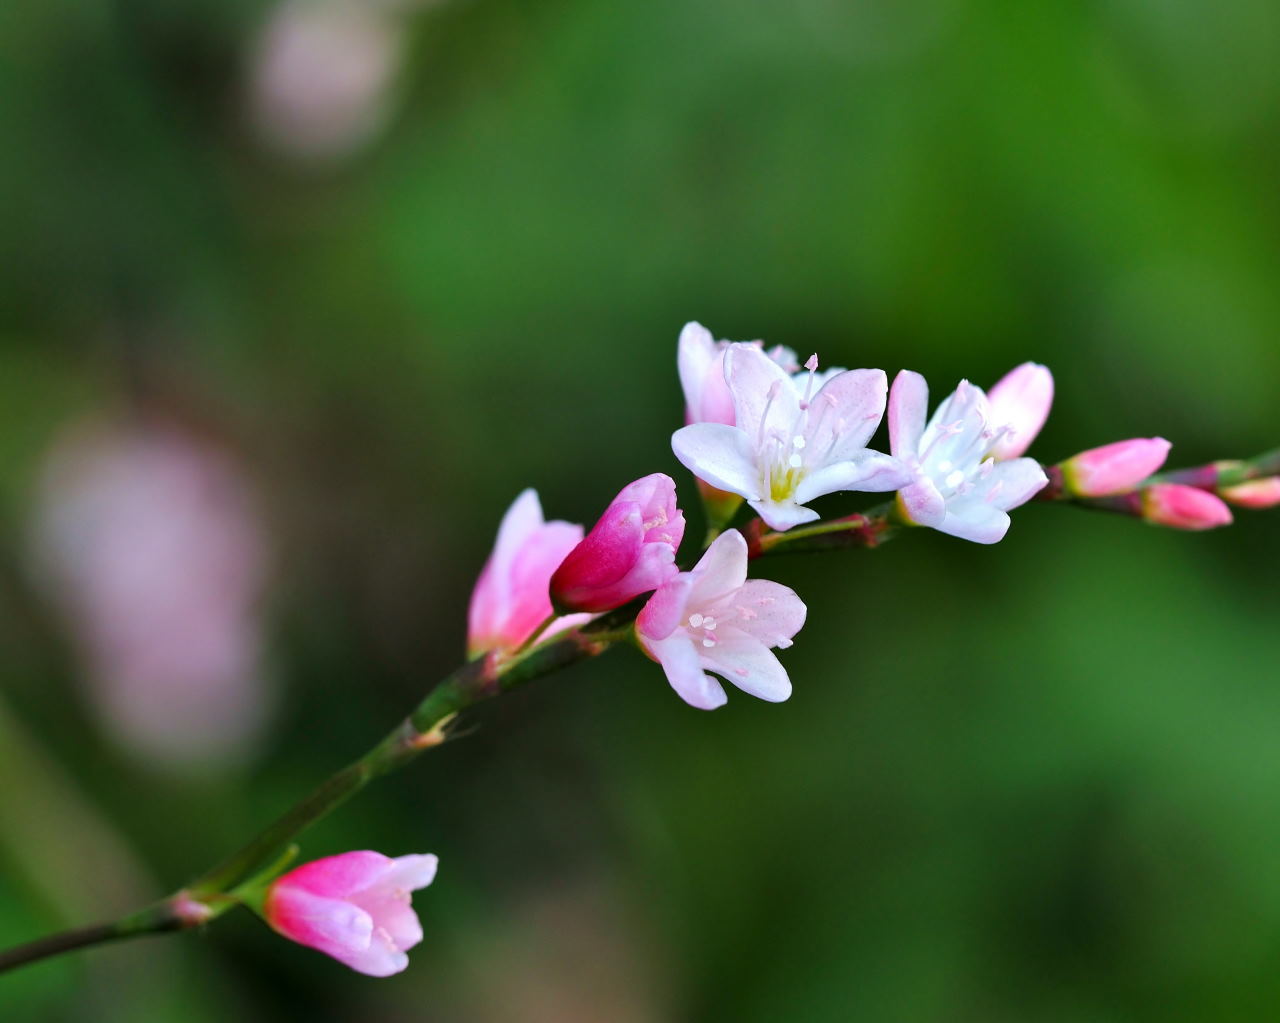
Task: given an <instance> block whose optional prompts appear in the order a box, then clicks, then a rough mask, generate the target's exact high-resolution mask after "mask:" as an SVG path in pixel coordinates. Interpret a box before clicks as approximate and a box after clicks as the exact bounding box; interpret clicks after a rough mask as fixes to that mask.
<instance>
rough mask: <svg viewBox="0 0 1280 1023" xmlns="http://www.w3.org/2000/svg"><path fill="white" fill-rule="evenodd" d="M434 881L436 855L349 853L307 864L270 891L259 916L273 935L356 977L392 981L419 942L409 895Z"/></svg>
mask: <svg viewBox="0 0 1280 1023" xmlns="http://www.w3.org/2000/svg"><path fill="white" fill-rule="evenodd" d="M435 876H436V857H434V856H431V855H421V856H400V857H398V858H396V859H392V858H390V857H389V856H383V855H382V854H381V853H376V852H368V851H362V852H348V853H342V854H341V855H339V856H327V857H325V858H324V859H321V860H315V861H313V862H311V863H305V864H303V865H302V866H301V867H297V868H295V869H293V870H291V871H289V872H288V873H287V874H284V875H283V876H281V877H279V878H277V879H276V880H275V881H273V882H272V884H271V886H270V887H269V888H268V889H267V892H266V896H265V897H264V899H263V905H262V913H263V916H264V917H265V918H266V921H267V923H268V924H270V925H271V927H272V929H273V930H275V931H276V932H277V933H278V934H282V935H283V936H284V937H286V938H288V939H289V940H290V941H296V942H297V943H298V944H299V945H306V946H307V947H308V948H314V949H316V950H317V951H319V952H323V953H324V954H325V955H328V956H332V957H333V958H334V959H336V960H338V962H340V963H342V964H344V965H346V966H349V967H351V969H353V970H355V971H356V972H357V973H364V974H367V975H368V976H370V977H389V976H391V975H392V974H393V973H399V972H400V971H401V970H403V969H404V968H405V967H406V966H408V965H409V957H408V956H407V955H405V953H406V952H408V950H409V949H411V948H413V946H414V945H416V944H418V942H420V941H421V940H422V926H421V925H420V924H419V923H418V915H417V914H416V913H415V912H414V911H413V907H412V906H411V905H410V892H415V891H417V890H418V889H419V888H425V887H426V886H427V885H429V884H430V883H431V882H432V880H434V878H435Z"/></svg>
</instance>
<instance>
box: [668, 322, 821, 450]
mask: <svg viewBox="0 0 1280 1023" xmlns="http://www.w3.org/2000/svg"><path fill="white" fill-rule="evenodd" d="M741 343H742V344H748V345H750V346H751V347H753V348H759V349H761V350H764V344H763V342H760V341H744V342H741ZM731 344H733V342H732V341H717V340H716V339H715V338H713V337H712V336H711V332H710V331H709V330H707V328H706V327H704V326H703V325H702V324H701V323H695V322H690V323H686V324H685V325H684V329H683V330H682V331H680V342H679V345H678V346H677V349H676V368H677V369H678V370H679V372H680V386H681V387H682V388H683V389H684V404H685V422H686V423H724V424H725V425H727V426H732V425H733V424H734V413H733V395H732V394H730V393H729V384H728V382H727V381H726V380H725V377H724V356H725V352H727V351H728V350H729V346H730V345H731ZM765 354H766V355H767V356H768V357H769V358H770V359H772V360H773V361H774V362H776V363H777V364H778V365H779V366H781V367H782V369H783V370H785V371H786V372H787V373H795V372H796V370H798V369H799V368H800V365H799V363H798V362H796V353H795V352H793V351H792V350H791V349H790V348H785V347H783V346H782V345H775V346H774V347H772V348H770V349H768V350H766V351H765Z"/></svg>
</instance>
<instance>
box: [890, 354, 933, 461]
mask: <svg viewBox="0 0 1280 1023" xmlns="http://www.w3.org/2000/svg"><path fill="white" fill-rule="evenodd" d="M928 417H929V385H928V384H927V383H926V382H925V379H924V377H922V376H921V375H920V374H919V373H916V372H914V371H913V370H909V369H904V370H903V371H902V372H901V373H899V374H898V375H897V376H896V377H894V379H893V389H892V390H891V391H890V392H889V450H890V451H892V452H893V453H894V454H895V455H896V456H897V457H898V458H907V457H909V456H911V455H916V454H919V452H920V438H921V436H922V435H923V434H924V424H925V420H926V419H928Z"/></svg>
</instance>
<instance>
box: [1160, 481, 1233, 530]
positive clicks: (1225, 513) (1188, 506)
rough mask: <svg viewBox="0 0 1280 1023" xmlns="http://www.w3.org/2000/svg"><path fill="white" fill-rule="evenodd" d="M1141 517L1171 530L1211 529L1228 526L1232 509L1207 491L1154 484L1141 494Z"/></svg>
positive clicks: (1171, 484)
mask: <svg viewBox="0 0 1280 1023" xmlns="http://www.w3.org/2000/svg"><path fill="white" fill-rule="evenodd" d="M1142 517H1143V518H1144V519H1146V520H1147V521H1148V522H1154V523H1155V524H1156V525H1158V526H1169V527H1170V528H1172V529H1214V528H1216V527H1217V526H1228V525H1230V524H1231V509H1230V508H1228V507H1227V506H1226V505H1225V504H1223V503H1222V501H1221V500H1219V499H1218V498H1217V497H1215V496H1214V495H1213V494H1210V493H1209V492H1208V491H1206V490H1199V489H1197V488H1196V487H1187V486H1183V485H1182V484H1181V483H1155V484H1153V485H1151V486H1149V487H1147V488H1146V489H1145V490H1143V492H1142Z"/></svg>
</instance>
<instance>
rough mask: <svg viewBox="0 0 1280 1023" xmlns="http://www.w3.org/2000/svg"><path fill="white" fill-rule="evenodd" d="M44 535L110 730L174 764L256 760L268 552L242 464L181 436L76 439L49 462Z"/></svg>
mask: <svg viewBox="0 0 1280 1023" xmlns="http://www.w3.org/2000/svg"><path fill="white" fill-rule="evenodd" d="M36 534H37V535H36V539H37V549H36V568H37V571H38V572H39V574H40V576H41V578H42V579H43V581H45V582H46V583H47V584H48V586H49V587H50V590H51V593H52V595H53V597H54V598H55V599H56V600H57V602H58V604H59V606H60V608H61V609H62V610H63V612H64V613H65V616H66V619H67V622H68V625H69V626H70V628H71V630H72V632H73V633H74V635H75V638H76V640H77V645H78V647H79V650H80V653H81V656H82V658H83V660H84V666H85V674H86V676H87V680H88V682H89V695H90V698H91V699H92V700H93V702H94V703H95V704H96V706H97V708H98V709H99V711H100V712H101V714H102V716H103V719H104V721H105V723H106V724H107V725H108V727H109V728H111V729H112V730H113V731H114V732H116V733H117V735H118V736H119V737H120V738H122V739H123V740H124V741H125V742H127V743H128V745H129V746H130V747H132V748H133V749H135V750H137V751H139V752H142V753H144V754H147V755H149V756H151V757H154V758H158V759H164V760H167V761H169V762H171V763H181V762H186V763H194V762H199V761H210V760H217V759H220V758H225V757H228V756H231V755H234V754H237V753H239V752H241V751H242V750H243V748H244V747H245V746H246V745H247V744H248V742H249V741H250V740H251V739H252V738H253V737H254V736H255V735H256V734H257V732H258V731H259V729H260V727H261V726H262V724H263V723H264V720H265V717H266V709H267V702H268V701H267V696H268V693H267V687H266V686H265V684H264V677H263V676H264V672H263V666H262V656H263V650H262V646H263V638H262V622H261V618H260V608H259V604H260V600H261V596H262V592H263V588H264V584H265V581H266V579H265V577H266V560H267V552H266V541H265V538H264V535H263V530H262V526H261V522H260V520H259V516H258V510H257V508H256V502H255V500H254V498H253V495H252V493H251V490H250V486H249V483H248V480H247V479H246V477H245V475H244V473H243V471H242V468H241V466H240V465H239V464H238V462H237V461H236V459H235V457H234V456H233V454H232V453H231V452H230V451H228V450H226V449H224V448H222V447H220V446H218V445H217V444H214V443H211V442H209V441H206V440H204V439H201V438H197V437H196V436H195V435H193V434H192V433H190V432H188V431H186V430H185V429H182V428H180V427H178V426H176V425H173V424H157V423H154V422H151V423H147V422H142V421H139V422H138V423H137V424H135V425H132V426H129V427H124V426H110V425H92V426H82V427H79V428H75V429H73V430H72V431H70V432H69V433H68V435H67V436H66V437H65V438H64V439H63V440H62V441H60V442H59V443H58V445H57V446H56V447H55V449H54V451H53V453H52V454H51V456H50V458H49V461H48V465H47V468H46V471H45V473H44V477H43V480H42V486H41V488H40V494H39V501H38V506H37V521H36Z"/></svg>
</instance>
